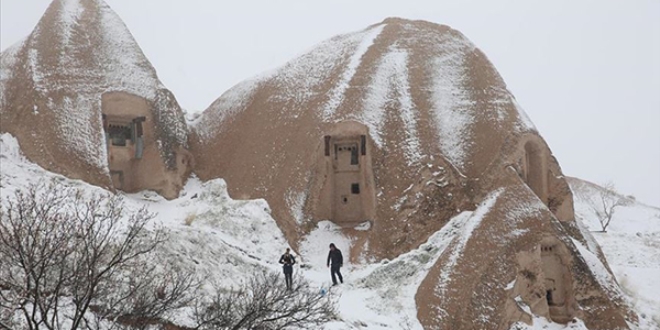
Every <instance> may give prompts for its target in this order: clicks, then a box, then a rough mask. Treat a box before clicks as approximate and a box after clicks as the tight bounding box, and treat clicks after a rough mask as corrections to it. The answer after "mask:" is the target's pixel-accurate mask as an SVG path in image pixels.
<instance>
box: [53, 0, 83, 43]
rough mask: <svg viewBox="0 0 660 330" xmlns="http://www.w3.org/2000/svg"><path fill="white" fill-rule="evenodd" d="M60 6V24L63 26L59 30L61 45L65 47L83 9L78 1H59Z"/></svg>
mask: <svg viewBox="0 0 660 330" xmlns="http://www.w3.org/2000/svg"><path fill="white" fill-rule="evenodd" d="M60 5H61V6H60V8H59V11H60V22H61V23H62V25H63V27H62V30H61V31H62V44H63V45H64V46H65V47H66V46H67V45H68V44H69V40H70V39H71V35H72V32H73V29H74V28H75V27H76V25H77V24H78V19H79V18H80V16H81V15H82V13H83V10H84V9H83V7H82V5H81V4H80V0H63V1H60Z"/></svg>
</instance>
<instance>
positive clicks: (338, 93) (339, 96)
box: [323, 24, 385, 120]
mask: <svg viewBox="0 0 660 330" xmlns="http://www.w3.org/2000/svg"><path fill="white" fill-rule="evenodd" d="M384 27H385V25H384V24H380V25H377V26H375V27H373V28H371V29H368V30H366V31H365V32H366V33H364V35H363V39H362V42H360V44H359V45H358V46H357V48H356V49H355V51H354V52H353V55H352V56H351V58H350V60H349V62H348V65H347V66H346V69H345V70H344V72H343V73H342V75H341V78H340V79H339V82H338V83H337V84H336V85H335V86H334V87H333V88H332V90H331V91H330V92H329V94H330V97H329V100H328V102H327V103H326V104H325V106H324V107H323V119H324V120H328V119H329V118H330V117H332V116H333V115H334V113H335V111H337V108H338V107H339V105H340V104H341V102H342V101H343V100H344V94H345V93H346V90H347V89H348V87H349V83H350V82H351V80H352V79H353V76H354V75H355V72H356V71H357V68H358V67H359V66H360V63H361V61H362V56H364V54H365V53H366V52H367V51H368V50H369V48H370V47H371V45H373V43H374V40H376V38H377V37H378V36H379V35H380V33H381V32H382V31H383V28H384Z"/></svg>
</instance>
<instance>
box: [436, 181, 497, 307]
mask: <svg viewBox="0 0 660 330" xmlns="http://www.w3.org/2000/svg"><path fill="white" fill-rule="evenodd" d="M502 192H503V190H501V189H500V190H496V191H494V192H491V193H490V194H489V195H488V196H487V197H486V198H485V199H484V200H483V201H482V202H481V204H479V206H478V207H477V209H476V210H475V211H474V213H473V214H472V216H471V217H470V219H468V221H467V223H466V224H465V225H464V226H463V227H462V228H461V229H460V233H459V234H458V237H457V238H456V240H455V241H454V242H453V245H452V247H451V251H450V255H449V258H448V259H447V262H445V264H444V266H443V267H442V270H441V272H440V279H439V280H438V284H437V286H436V288H435V290H436V293H438V295H439V296H443V295H444V293H445V290H446V286H447V284H449V282H450V281H451V275H452V270H453V268H454V266H456V263H457V262H458V259H459V257H460V256H461V254H462V253H463V249H464V248H465V245H466V244H467V242H468V240H470V237H471V236H472V232H473V231H474V230H475V229H476V228H477V227H479V225H480V224H481V220H483V218H484V216H485V215H486V214H488V212H489V211H490V209H491V208H492V207H493V205H495V202H496V201H497V198H498V197H499V196H500V194H502Z"/></svg>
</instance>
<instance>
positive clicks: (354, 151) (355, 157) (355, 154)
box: [351, 146, 358, 165]
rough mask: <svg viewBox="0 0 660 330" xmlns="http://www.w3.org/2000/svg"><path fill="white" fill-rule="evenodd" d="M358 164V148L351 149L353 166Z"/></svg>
mask: <svg viewBox="0 0 660 330" xmlns="http://www.w3.org/2000/svg"><path fill="white" fill-rule="evenodd" d="M357 164H358V150H357V147H356V146H353V147H351V165H357Z"/></svg>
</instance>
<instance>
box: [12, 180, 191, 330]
mask: <svg viewBox="0 0 660 330" xmlns="http://www.w3.org/2000/svg"><path fill="white" fill-rule="evenodd" d="M153 218H154V214H152V213H149V212H148V211H147V210H146V209H144V208H143V209H140V210H137V211H135V212H132V213H128V212H127V210H126V208H125V207H124V204H123V202H122V200H121V198H120V197H117V196H111V195H109V194H92V195H91V196H88V195H85V194H84V193H83V191H81V190H79V189H74V188H69V187H66V186H64V185H61V184H58V183H56V182H55V181H52V182H50V183H40V184H35V185H31V186H29V187H28V188H27V189H24V190H18V191H17V192H16V193H15V194H14V195H13V197H10V198H7V200H2V201H1V208H0V260H2V262H0V309H2V310H3V311H5V312H4V313H3V315H0V317H2V319H0V327H1V326H6V327H8V328H9V327H10V326H13V327H16V328H25V329H30V330H37V329H49V330H55V329H81V328H82V329H96V328H98V326H99V324H100V323H101V322H102V321H103V320H107V321H109V322H111V323H112V322H114V321H117V320H121V318H129V319H131V320H139V319H143V320H144V319H154V318H158V317H160V316H161V315H162V314H163V313H164V312H166V311H169V310H172V309H174V308H178V307H181V306H183V305H185V304H188V303H189V302H190V301H191V299H192V298H190V296H189V293H190V291H191V288H194V287H195V285H196V281H195V279H194V278H193V277H192V275H186V273H185V272H183V271H180V270H176V269H175V270H174V271H170V272H169V273H168V272H166V271H156V269H155V266H151V267H150V266H149V264H148V263H147V258H149V257H151V255H152V253H153V252H154V250H155V249H156V248H157V247H158V246H159V245H160V244H161V243H162V242H163V240H164V239H165V238H166V233H165V231H164V230H162V228H160V229H159V228H156V229H154V230H149V229H147V227H146V226H147V224H148V222H149V221H150V220H152V219H153ZM7 311H9V312H7ZM92 312H93V313H92Z"/></svg>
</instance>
